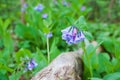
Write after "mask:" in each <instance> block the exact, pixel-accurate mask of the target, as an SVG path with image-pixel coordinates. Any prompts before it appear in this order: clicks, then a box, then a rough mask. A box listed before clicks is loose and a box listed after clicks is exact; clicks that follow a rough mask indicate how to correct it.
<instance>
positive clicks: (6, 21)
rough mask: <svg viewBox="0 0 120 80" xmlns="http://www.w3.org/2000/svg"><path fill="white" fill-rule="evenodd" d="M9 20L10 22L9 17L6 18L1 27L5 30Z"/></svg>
mask: <svg viewBox="0 0 120 80" xmlns="http://www.w3.org/2000/svg"><path fill="white" fill-rule="evenodd" d="M10 22H11V20H10V19H6V20H5V21H4V25H3V29H4V31H6V30H7V28H8V26H9V24H10Z"/></svg>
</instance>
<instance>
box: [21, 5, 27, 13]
mask: <svg viewBox="0 0 120 80" xmlns="http://www.w3.org/2000/svg"><path fill="white" fill-rule="evenodd" d="M27 7H28V4H26V3H25V4H23V6H22V8H21V12H25V10H26V8H27Z"/></svg>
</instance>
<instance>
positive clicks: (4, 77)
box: [0, 73, 9, 80]
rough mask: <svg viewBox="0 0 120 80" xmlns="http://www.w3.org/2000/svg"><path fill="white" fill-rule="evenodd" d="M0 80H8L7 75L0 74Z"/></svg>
mask: <svg viewBox="0 0 120 80" xmlns="http://www.w3.org/2000/svg"><path fill="white" fill-rule="evenodd" d="M0 80H9V79H8V76H7V75H5V74H2V73H0Z"/></svg>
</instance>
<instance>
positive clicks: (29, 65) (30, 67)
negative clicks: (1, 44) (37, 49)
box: [26, 59, 38, 71]
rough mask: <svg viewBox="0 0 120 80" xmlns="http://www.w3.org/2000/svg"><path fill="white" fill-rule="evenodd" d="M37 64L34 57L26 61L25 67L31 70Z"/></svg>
mask: <svg viewBox="0 0 120 80" xmlns="http://www.w3.org/2000/svg"><path fill="white" fill-rule="evenodd" d="M37 65H38V64H37V63H36V62H35V60H34V59H31V60H30V61H29V62H28V63H27V66H26V69H27V70H30V71H31V70H32V69H33V68H35V67H36V66H37Z"/></svg>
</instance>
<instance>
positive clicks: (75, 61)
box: [31, 50, 83, 80]
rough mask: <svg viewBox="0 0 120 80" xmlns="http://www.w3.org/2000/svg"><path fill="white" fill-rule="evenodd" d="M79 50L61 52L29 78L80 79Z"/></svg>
mask: <svg viewBox="0 0 120 80" xmlns="http://www.w3.org/2000/svg"><path fill="white" fill-rule="evenodd" d="M79 53H80V54H81V53H83V52H82V51H81V50H79V51H75V52H67V53H62V54H61V55H59V56H58V57H57V58H56V59H54V60H53V61H52V62H51V64H49V65H48V66H47V67H45V68H44V69H43V70H41V71H40V72H38V73H37V74H36V75H35V76H34V77H33V78H32V79H31V80H82V72H83V64H82V60H81V57H80V56H81V55H80V54H79Z"/></svg>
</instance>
